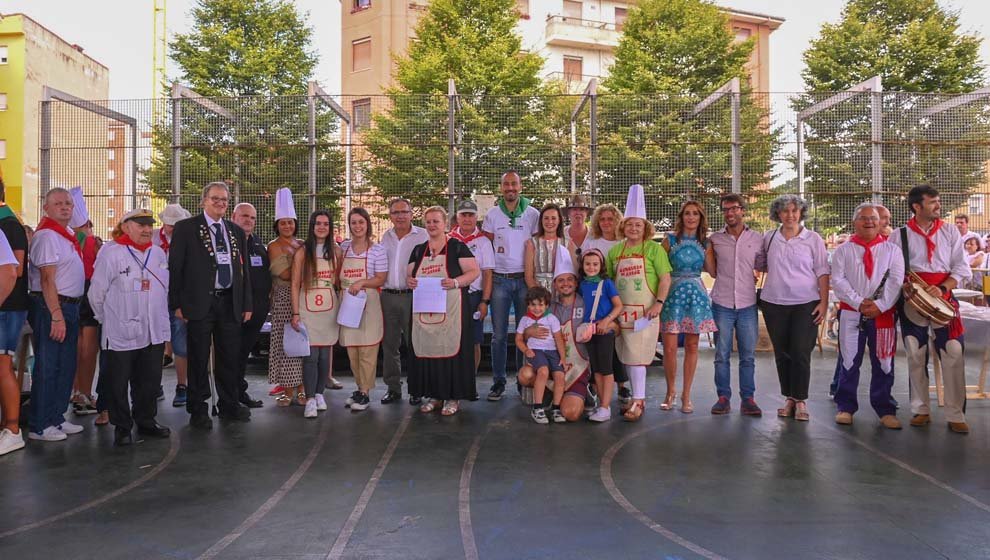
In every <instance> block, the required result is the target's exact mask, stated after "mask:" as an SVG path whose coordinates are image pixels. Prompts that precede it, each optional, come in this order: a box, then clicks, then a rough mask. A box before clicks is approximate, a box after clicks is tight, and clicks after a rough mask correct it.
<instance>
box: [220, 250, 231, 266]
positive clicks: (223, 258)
mask: <svg viewBox="0 0 990 560" xmlns="http://www.w3.org/2000/svg"><path fill="white" fill-rule="evenodd" d="M217 264H230V253H217Z"/></svg>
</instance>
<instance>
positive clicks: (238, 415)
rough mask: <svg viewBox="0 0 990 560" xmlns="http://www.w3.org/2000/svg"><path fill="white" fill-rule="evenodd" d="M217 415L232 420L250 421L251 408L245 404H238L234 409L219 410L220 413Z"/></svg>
mask: <svg viewBox="0 0 990 560" xmlns="http://www.w3.org/2000/svg"><path fill="white" fill-rule="evenodd" d="M217 416H219V417H220V418H222V419H224V420H232V421H234V422H250V421H251V409H249V408H247V407H246V406H239V407H237V408H235V409H234V410H221V411H220V414H218V415H217Z"/></svg>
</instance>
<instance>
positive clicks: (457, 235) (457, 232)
mask: <svg viewBox="0 0 990 560" xmlns="http://www.w3.org/2000/svg"><path fill="white" fill-rule="evenodd" d="M450 236H451V237H453V238H454V239H456V240H458V241H460V242H461V243H463V244H465V245H467V244H468V243H470V242H472V241H474V240H475V239H477V238H479V237H484V236H485V234H484V233H482V231H481V228H479V227H477V226H475V228H474V233H472V234H471V235H464V234H463V233H461V228H460V227H456V228H454V229H452V230H450Z"/></svg>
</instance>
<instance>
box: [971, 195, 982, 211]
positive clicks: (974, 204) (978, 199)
mask: <svg viewBox="0 0 990 560" xmlns="http://www.w3.org/2000/svg"><path fill="white" fill-rule="evenodd" d="M982 214H983V195H982V194H974V195H972V196H970V197H969V215H970V216H973V215H982Z"/></svg>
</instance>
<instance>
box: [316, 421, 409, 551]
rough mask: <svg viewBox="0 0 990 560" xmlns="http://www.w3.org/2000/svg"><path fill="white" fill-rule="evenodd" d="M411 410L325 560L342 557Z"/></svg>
mask: <svg viewBox="0 0 990 560" xmlns="http://www.w3.org/2000/svg"><path fill="white" fill-rule="evenodd" d="M413 410H414V408H412V407H410V408H409V411H408V412H406V416H405V417H404V418H403V419H402V422H401V423H400V424H399V428H398V429H397V430H395V435H394V436H392V441H390V442H389V444H388V447H387V448H386V449H385V454H384V455H382V458H381V460H380V461H378V467H376V468H375V472H373V473H371V478H370V479H368V484H366V485H365V486H364V492H361V497H360V498H358V501H357V504H355V505H354V510H353V511H352V512H351V516H350V517H348V518H347V521H346V522H345V523H344V527H343V528H342V529H341V530H340V534H339V535H337V540H335V541H334V543H333V548H331V549H330V552H329V554H327V560H336V559H338V558H341V557H342V556H343V555H344V549H346V548H347V543H348V541H350V540H351V535H352V534H353V533H354V529H355V528H356V527H357V524H358V522H359V521H361V516H362V515H364V510H365V508H367V507H368V502H370V501H371V496H372V494H374V493H375V488H377V487H378V481H379V480H381V477H382V474H384V473H385V469H386V468H387V467H388V462H389V461H391V460H392V455H393V454H394V453H395V449H396V448H397V447H398V446H399V440H400V439H402V436H403V434H405V433H406V428H408V427H409V422H410V421H411V420H412V413H413Z"/></svg>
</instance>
